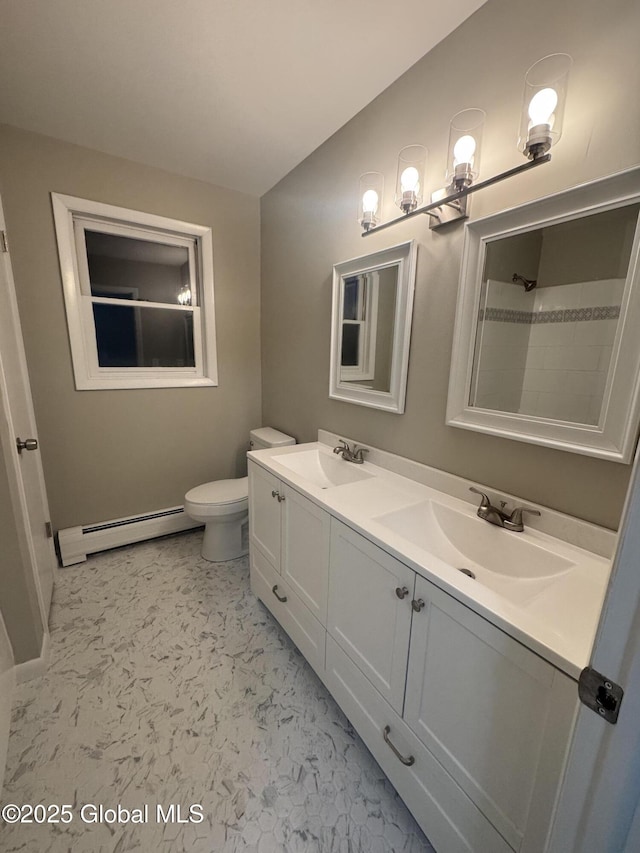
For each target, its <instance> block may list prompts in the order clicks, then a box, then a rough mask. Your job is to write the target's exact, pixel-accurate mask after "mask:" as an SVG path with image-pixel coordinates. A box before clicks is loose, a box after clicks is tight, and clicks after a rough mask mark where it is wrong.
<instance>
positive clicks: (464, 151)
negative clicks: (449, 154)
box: [453, 134, 476, 166]
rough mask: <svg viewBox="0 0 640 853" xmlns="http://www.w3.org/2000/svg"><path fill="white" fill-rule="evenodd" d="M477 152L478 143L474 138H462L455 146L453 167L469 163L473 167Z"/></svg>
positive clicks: (468, 136) (467, 136)
mask: <svg viewBox="0 0 640 853" xmlns="http://www.w3.org/2000/svg"><path fill="white" fill-rule="evenodd" d="M475 151H476V141H475V139H474V138H473V136H470V135H469V134H467V135H466V136H461V137H460V139H459V140H458V141H457V142H456V144H455V145H454V146H453V165H454V166H458V165H460V163H468V164H469V165H470V166H473V155H474V154H475Z"/></svg>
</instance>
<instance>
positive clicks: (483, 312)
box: [478, 305, 620, 325]
mask: <svg viewBox="0 0 640 853" xmlns="http://www.w3.org/2000/svg"><path fill="white" fill-rule="evenodd" d="M619 316H620V306H619V305H599V306H596V307H593V308H559V309H557V310H555V311H516V310H515V309H513V308H481V309H480V312H479V314H478V319H479V320H480V321H481V322H482V321H483V320H493V321H494V322H495V323H521V324H525V325H536V324H538V323H582V322H584V321H586V320H617V319H618V317H619Z"/></svg>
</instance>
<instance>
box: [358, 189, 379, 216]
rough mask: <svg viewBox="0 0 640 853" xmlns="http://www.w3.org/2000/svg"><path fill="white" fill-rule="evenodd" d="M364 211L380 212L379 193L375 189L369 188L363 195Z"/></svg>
mask: <svg viewBox="0 0 640 853" xmlns="http://www.w3.org/2000/svg"><path fill="white" fill-rule="evenodd" d="M362 212H363V213H377V212H378V193H377V192H376V191H375V190H367V191H366V192H365V194H364V195H363V196H362Z"/></svg>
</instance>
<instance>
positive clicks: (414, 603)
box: [411, 598, 424, 613]
mask: <svg viewBox="0 0 640 853" xmlns="http://www.w3.org/2000/svg"><path fill="white" fill-rule="evenodd" d="M411 606H412V607H413V609H414V610H415V611H416V613H420V611H421V610H422V608H423V607H424V601H423V600H422V599H421V598H419V599H418V600H417V601H416V599H415V598H414V599H413V601H412V602H411Z"/></svg>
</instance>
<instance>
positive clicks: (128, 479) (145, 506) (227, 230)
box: [0, 126, 261, 528]
mask: <svg viewBox="0 0 640 853" xmlns="http://www.w3.org/2000/svg"><path fill="white" fill-rule="evenodd" d="M0 150H1V151H2V157H0V194H1V195H2V201H3V204H4V211H5V216H6V220H7V229H8V234H9V241H10V244H11V260H12V264H13V272H14V277H15V283H16V290H17V296H18V305H19V309H20V318H21V322H22V330H23V334H24V341H25V348H26V352H27V362H28V366H29V376H30V380H31V388H32V391H33V398H34V404H35V412H36V418H37V421H38V430H39V438H40V442H41V447H42V459H43V464H44V473H45V478H46V482H47V489H48V494H49V502H50V506H51V515H52V521H53V524H54V527H56V528H61V527H69V526H73V525H79V524H83V523H90V522H94V521H101V520H106V519H110V518H114V517H117V516H124V515H129V514H135V513H138V512H146V511H148V510H154V509H160V508H163V507H167V506H172V505H176V504H181V503H182V499H183V496H184V493H185V491H186V490H187V489H189V488H191V487H192V486H194V485H196V484H198V483H203V482H205V481H206V480H210V479H214V478H221V477H234V476H238V475H241V474H244V473H245V470H246V460H245V457H244V452H245V450H246V443H247V440H248V431H249V430H250V429H251V428H252V427H255V426H259V425H260V415H261V405H260V346H259V335H260V326H259V324H260V293H259V239H260V235H259V203H258V200H257V199H256V198H253V197H251V196H247V195H244V194H242V193H238V192H233V191H231V190H226V189H222V188H219V187H214V186H212V185H209V184H206V183H203V182H200V181H195V180H191V179H188V178H183V177H180V176H177V175H172V174H169V173H167V172H162V171H160V170H157V169H152V168H149V167H146V166H142V165H139V164H136V163H132V162H130V161H127V160H122V159H119V158H116V157H111V156H108V155H105V154H101V153H98V152H96V151H90V150H88V149H85V148H80V147H78V146H73V145H69V144H67V143H64V142H59V141H56V140H53V139H50V138H48V137H44V136H40V135H37V134H33V133H27V132H25V131H21V130H17V129H15V128H10V127H7V126H0ZM51 191H55V192H59V193H65V194H67V195H72V196H79V197H81V198H88V199H93V200H96V201H101V202H106V203H107V204H114V205H120V206H122V207H128V208H132V209H135V210H143V211H145V212H147V213H155V214H159V215H161V216H168V217H172V218H175V219H182V220H186V221H188V222H195V223H198V224H201V225H208V226H210V227H211V228H212V229H213V265H214V280H215V300H216V328H217V335H218V364H219V386H218V387H217V388H184V389H182V388H180V389H173V388H161V389H145V390H130V389H127V390H117V391H76V390H75V386H74V382H73V372H72V364H71V356H70V350H69V339H68V335H67V326H66V319H65V312H64V301H63V295H62V283H61V279H60V269H59V264H58V255H57V248H56V241H55V232H54V226H53V216H52V212H51V200H50V193H51Z"/></svg>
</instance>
